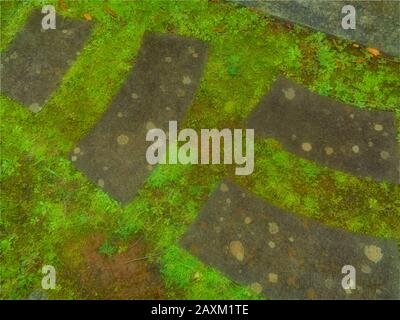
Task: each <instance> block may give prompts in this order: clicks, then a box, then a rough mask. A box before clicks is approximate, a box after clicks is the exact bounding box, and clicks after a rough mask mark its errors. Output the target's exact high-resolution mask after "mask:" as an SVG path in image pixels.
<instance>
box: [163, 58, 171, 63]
mask: <svg viewBox="0 0 400 320" xmlns="http://www.w3.org/2000/svg"><path fill="white" fill-rule="evenodd" d="M164 60H165V62H166V63H171V62H172V58H171V57H165V59H164Z"/></svg>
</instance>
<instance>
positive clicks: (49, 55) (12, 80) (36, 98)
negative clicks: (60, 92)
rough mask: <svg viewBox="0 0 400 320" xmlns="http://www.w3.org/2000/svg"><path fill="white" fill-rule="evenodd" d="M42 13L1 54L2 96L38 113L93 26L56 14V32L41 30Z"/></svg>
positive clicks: (35, 13)
mask: <svg viewBox="0 0 400 320" xmlns="http://www.w3.org/2000/svg"><path fill="white" fill-rule="evenodd" d="M44 16H45V14H42V13H41V12H40V11H39V10H34V11H33V12H32V14H31V15H30V16H29V17H28V20H27V22H26V24H25V26H24V27H23V29H22V30H21V31H20V32H18V33H17V35H16V36H15V39H14V40H13V42H12V43H11V44H10V46H9V47H8V48H7V49H6V51H5V52H4V53H2V55H1V66H2V70H1V91H2V94H5V95H7V96H9V97H10V98H12V99H14V100H16V101H18V102H20V103H21V104H23V105H25V106H26V107H28V108H29V109H30V110H31V111H33V112H38V111H40V109H41V107H42V105H43V104H44V103H45V102H46V100H47V99H48V98H49V97H50V95H51V93H52V92H53V91H54V90H55V89H56V88H57V87H58V86H59V84H60V82H61V80H62V77H63V76H64V74H65V73H66V71H67V70H68V68H69V66H70V65H71V64H72V63H73V62H74V60H75V59H76V57H77V55H78V53H79V51H80V50H82V48H83V46H84V42H85V40H86V39H87V38H88V37H89V35H90V32H91V26H92V24H91V23H90V22H87V21H81V20H77V19H70V18H65V17H63V16H60V15H56V29H47V30H44V29H42V19H43V17H44Z"/></svg>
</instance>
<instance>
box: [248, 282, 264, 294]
mask: <svg viewBox="0 0 400 320" xmlns="http://www.w3.org/2000/svg"><path fill="white" fill-rule="evenodd" d="M250 290H251V291H253V292H254V293H256V294H260V293H261V292H262V290H263V287H262V285H261V284H259V283H258V282H254V283H252V284H251V285H250Z"/></svg>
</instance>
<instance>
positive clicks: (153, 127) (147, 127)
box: [146, 121, 157, 130]
mask: <svg viewBox="0 0 400 320" xmlns="http://www.w3.org/2000/svg"><path fill="white" fill-rule="evenodd" d="M155 128H157V127H156V125H155V124H154V122H152V121H148V122H146V130H151V129H155Z"/></svg>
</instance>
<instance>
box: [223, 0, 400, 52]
mask: <svg viewBox="0 0 400 320" xmlns="http://www.w3.org/2000/svg"><path fill="white" fill-rule="evenodd" d="M229 1H232V2H236V3H240V4H243V5H245V6H249V7H254V8H257V9H260V10H261V11H263V12H265V13H266V14H269V15H273V16H276V17H279V18H281V19H284V20H288V21H291V22H294V23H299V24H302V25H305V26H308V27H311V28H313V29H315V30H319V31H323V32H325V33H328V34H331V35H334V36H338V37H343V38H346V39H349V40H352V41H355V42H358V43H360V44H363V45H365V46H370V47H376V48H379V49H381V50H382V51H383V52H385V53H387V54H390V55H394V56H398V55H400V2H399V1H393V0H389V1H346V0H341V1H323V0H292V1H282V0H270V1H254V0H250V1H246V0H229ZM344 5H352V6H354V8H355V9H356V29H355V30H344V29H343V28H342V18H343V17H344V16H345V15H346V14H343V13H342V7H343V6H344Z"/></svg>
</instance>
